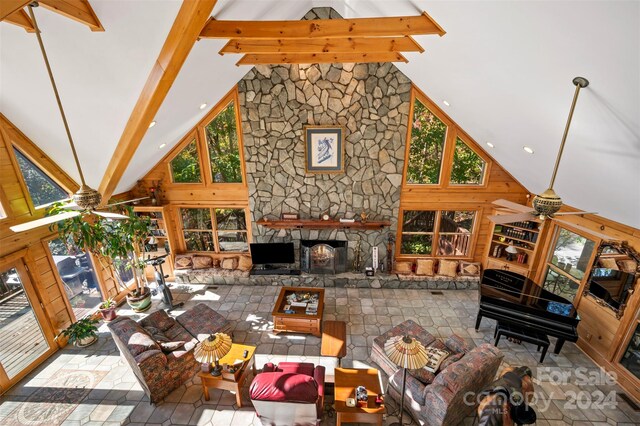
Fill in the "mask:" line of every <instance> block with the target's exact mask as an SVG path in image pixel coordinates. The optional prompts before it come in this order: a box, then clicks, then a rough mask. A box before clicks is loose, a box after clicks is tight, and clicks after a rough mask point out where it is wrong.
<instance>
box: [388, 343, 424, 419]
mask: <svg viewBox="0 0 640 426" xmlns="http://www.w3.org/2000/svg"><path fill="white" fill-rule="evenodd" d="M384 352H385V353H386V354H387V356H388V357H389V360H391V362H393V363H394V364H396V365H398V366H400V367H402V369H403V373H402V393H401V394H400V420H399V422H398V423H393V424H392V425H391V426H402V413H403V411H404V393H405V387H406V384H407V368H408V369H411V370H415V369H418V368H422V367H424V366H425V365H427V361H428V358H427V351H426V349H425V348H424V346H422V343H420V342H418V341H417V340H416V339H415V338H413V337H411V336H393V337H391V338H390V339H389V340H387V341H386V343H385V344H384Z"/></svg>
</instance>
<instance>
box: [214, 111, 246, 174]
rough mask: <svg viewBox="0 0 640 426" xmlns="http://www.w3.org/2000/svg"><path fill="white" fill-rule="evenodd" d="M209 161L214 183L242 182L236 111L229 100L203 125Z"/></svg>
mask: <svg viewBox="0 0 640 426" xmlns="http://www.w3.org/2000/svg"><path fill="white" fill-rule="evenodd" d="M205 135H206V137H207V148H208V150H209V160H210V162H211V180H212V181H213V182H215V183H234V182H236V183H238V182H242V172H241V168H240V148H239V146H238V127H237V124H236V111H235V106H234V103H233V102H231V103H230V104H229V105H228V106H227V107H226V108H225V109H223V110H222V111H221V112H220V113H219V114H218V115H217V116H216V117H215V118H214V119H213V120H211V122H210V123H209V124H208V125H207V127H205Z"/></svg>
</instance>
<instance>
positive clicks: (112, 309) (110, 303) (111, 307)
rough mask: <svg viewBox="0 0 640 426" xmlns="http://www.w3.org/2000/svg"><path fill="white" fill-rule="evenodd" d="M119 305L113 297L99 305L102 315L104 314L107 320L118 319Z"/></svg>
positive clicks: (103, 317)
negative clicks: (117, 309)
mask: <svg viewBox="0 0 640 426" xmlns="http://www.w3.org/2000/svg"><path fill="white" fill-rule="evenodd" d="M117 307H118V305H117V304H116V302H115V301H114V300H113V298H111V297H110V298H108V299H107V300H105V301H104V302H102V303H101V304H100V306H99V307H98V309H99V310H100V315H102V319H104V320H105V321H113V320H114V319H116V316H117V314H116V308H117Z"/></svg>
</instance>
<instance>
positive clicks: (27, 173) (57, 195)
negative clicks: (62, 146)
mask: <svg viewBox="0 0 640 426" xmlns="http://www.w3.org/2000/svg"><path fill="white" fill-rule="evenodd" d="M13 152H14V153H15V155H16V159H17V160H18V166H19V167H20V172H21V173H22V178H23V179H24V183H25V184H26V185H27V190H28V191H29V195H30V196H31V201H32V202H33V205H34V206H35V207H36V208H37V207H41V206H44V205H46V204H50V203H53V202H56V201H60V200H64V199H66V198H69V194H68V193H67V191H65V190H64V189H63V188H62V187H61V186H60V185H58V184H57V183H56V182H55V181H54V180H53V179H51V178H50V177H49V176H47V174H46V173H45V172H43V171H42V170H41V169H40V168H39V167H38V166H36V165H35V164H34V163H33V162H32V161H31V160H29V159H28V158H27V157H26V156H25V155H24V154H23V153H22V152H20V151H19V150H18V149H16V148H14V149H13Z"/></svg>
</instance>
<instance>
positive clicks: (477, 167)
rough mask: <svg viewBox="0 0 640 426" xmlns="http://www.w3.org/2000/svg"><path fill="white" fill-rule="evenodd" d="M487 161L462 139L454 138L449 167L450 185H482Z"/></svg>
mask: <svg viewBox="0 0 640 426" xmlns="http://www.w3.org/2000/svg"><path fill="white" fill-rule="evenodd" d="M486 167H487V162H486V161H484V160H483V159H482V157H480V156H479V155H478V154H476V152H475V151H474V150H473V149H471V148H469V146H468V145H467V144H466V143H464V141H462V139H460V138H457V139H456V148H455V151H454V152H453V166H452V167H451V179H450V181H449V182H450V183H451V184H452V185H482V183H483V181H484V171H485V168H486Z"/></svg>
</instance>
